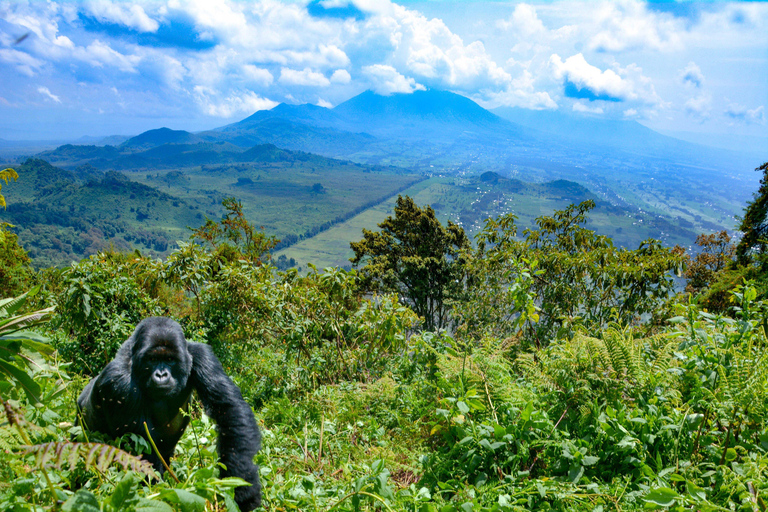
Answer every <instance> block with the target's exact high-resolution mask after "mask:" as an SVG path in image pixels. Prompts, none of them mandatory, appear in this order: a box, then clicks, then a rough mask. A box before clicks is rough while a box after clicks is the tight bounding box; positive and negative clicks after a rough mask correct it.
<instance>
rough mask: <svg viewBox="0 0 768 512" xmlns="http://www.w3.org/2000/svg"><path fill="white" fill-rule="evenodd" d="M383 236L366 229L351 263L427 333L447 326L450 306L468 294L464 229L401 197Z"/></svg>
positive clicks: (354, 247) (372, 288)
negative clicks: (412, 315)
mask: <svg viewBox="0 0 768 512" xmlns="http://www.w3.org/2000/svg"><path fill="white" fill-rule="evenodd" d="M379 228H381V231H378V232H373V231H369V230H367V229H364V230H363V239H362V240H360V241H359V242H352V243H350V247H351V248H352V250H353V251H354V252H355V256H354V258H351V259H350V261H352V263H353V264H354V265H355V266H357V265H359V264H360V263H362V262H364V263H365V266H364V267H362V269H361V272H360V274H361V277H362V285H363V287H364V288H365V289H366V290H368V291H387V292H396V293H398V294H399V296H400V298H401V300H403V301H404V302H406V303H407V304H408V305H410V306H411V307H412V308H413V310H414V311H415V312H416V314H417V315H419V316H420V317H421V318H423V319H424V324H423V327H424V329H426V330H435V329H440V328H444V327H447V326H448V324H449V316H448V313H449V311H450V304H449V301H450V300H452V299H455V298H457V297H458V295H459V294H460V293H461V292H462V289H463V282H464V276H463V273H464V272H463V263H464V260H463V256H462V251H463V250H465V249H468V248H469V245H470V244H469V238H467V235H466V234H465V233H464V229H463V228H462V227H461V226H458V225H456V224H454V223H453V222H451V221H448V226H447V227H445V226H443V225H442V224H441V223H440V221H439V220H438V219H437V217H436V216H435V210H433V209H432V207H431V206H426V207H424V208H420V207H419V206H417V205H416V203H415V202H414V201H413V199H412V198H410V197H408V196H405V197H402V196H398V198H397V205H396V206H395V216H394V217H392V216H390V217H387V218H386V219H385V220H384V222H382V223H381V224H379Z"/></svg>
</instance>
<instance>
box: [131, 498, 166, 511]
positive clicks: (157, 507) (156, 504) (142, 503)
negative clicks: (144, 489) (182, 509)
mask: <svg viewBox="0 0 768 512" xmlns="http://www.w3.org/2000/svg"><path fill="white" fill-rule="evenodd" d="M136 512H173V508H172V507H171V506H170V505H169V504H167V503H165V502H164V501H157V500H148V499H147V498H141V499H139V503H138V504H137V505H136Z"/></svg>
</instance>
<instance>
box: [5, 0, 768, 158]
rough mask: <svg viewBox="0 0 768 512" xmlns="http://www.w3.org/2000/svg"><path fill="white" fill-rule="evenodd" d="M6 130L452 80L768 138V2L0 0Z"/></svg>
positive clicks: (58, 130)
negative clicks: (48, 0)
mask: <svg viewBox="0 0 768 512" xmlns="http://www.w3.org/2000/svg"><path fill="white" fill-rule="evenodd" d="M0 69H2V71H3V76H4V80H3V81H2V82H0V138H3V139H9V140H14V139H15V140H18V139H28V140H29V139H34V140H43V139H61V140H74V139H76V138H78V137H82V136H108V135H112V134H124V135H129V134H137V133H140V132H142V131H145V130H149V129H153V128H159V127H161V126H167V127H170V128H174V129H184V130H190V131H196V130H204V129H210V128H214V127H218V126H222V125H225V124H228V123H231V122H234V121H237V120H239V119H242V118H244V117H247V116H248V115H250V114H252V113H253V112H255V111H257V110H263V109H270V108H272V107H274V106H275V105H277V104H279V103H283V102H285V103H312V104H315V105H320V106H325V107H332V106H335V105H337V104H339V103H341V102H343V101H345V100H347V99H349V98H351V97H353V96H355V95H357V94H359V93H360V92H362V91H365V90H367V89H371V90H373V91H375V92H377V93H378V94H382V95H390V94H393V93H412V92H413V91H416V90H423V89H425V88H435V89H444V90H449V91H452V92H456V93H459V94H462V95H464V96H467V97H469V98H471V99H472V100H474V101H476V102H477V103H479V104H480V105H482V106H484V107H486V108H495V107H499V106H516V107H522V108H527V109H551V110H554V109H559V110H561V111H563V112H571V113H576V114H582V115H588V116H593V117H600V118H610V119H634V120H637V121H639V122H641V123H643V124H644V125H646V126H648V127H650V128H652V129H655V130H657V131H660V132H662V133H666V134H670V135H673V136H678V137H680V138H687V139H688V140H694V141H698V142H701V143H705V144H713V145H720V146H721V147H723V146H724V147H728V148H731V149H736V150H744V149H753V150H754V151H761V152H764V151H765V147H766V145H768V122H767V120H768V114H766V112H765V109H766V105H768V3H765V2H727V3H726V2H641V1H635V0H621V1H615V2H614V1H610V2H609V1H606V2H575V1H559V2H528V3H523V2H514V1H510V2H485V1H473V2H455V1H450V0H436V1H423V2H410V1H408V2H399V3H395V2H391V1H389V0H313V1H311V2H306V1H278V0H262V1H257V2H236V1H230V0H187V1H182V0H163V1H155V0H148V1H131V2H127V1H125V2H121V1H110V0H88V1H83V2H78V1H66V0H62V1H51V2H36V1H14V2H0Z"/></svg>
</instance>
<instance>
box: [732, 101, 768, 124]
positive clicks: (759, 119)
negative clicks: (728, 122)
mask: <svg viewBox="0 0 768 512" xmlns="http://www.w3.org/2000/svg"><path fill="white" fill-rule="evenodd" d="M725 115H726V116H728V117H730V118H731V119H734V120H736V121H740V122H742V123H745V124H765V107H764V106H763V105H760V106H759V107H757V108H753V109H751V110H750V109H748V108H747V107H744V106H742V105H739V104H738V103H730V104H729V105H728V107H727V108H726V109H725Z"/></svg>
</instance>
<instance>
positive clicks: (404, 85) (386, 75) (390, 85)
mask: <svg viewBox="0 0 768 512" xmlns="http://www.w3.org/2000/svg"><path fill="white" fill-rule="evenodd" d="M363 74H365V75H366V76H367V77H368V79H369V80H370V83H371V88H372V89H373V91H374V92H376V93H377V94H381V95H382V96H390V95H392V94H395V93H405V94H410V93H412V92H413V91H423V90H426V87H424V86H423V85H421V84H418V83H416V80H414V79H413V78H409V77H405V76H403V75H401V74H400V73H398V72H397V70H396V69H395V68H393V67H392V66H385V65H382V64H374V65H373V66H366V67H364V68H363Z"/></svg>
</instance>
